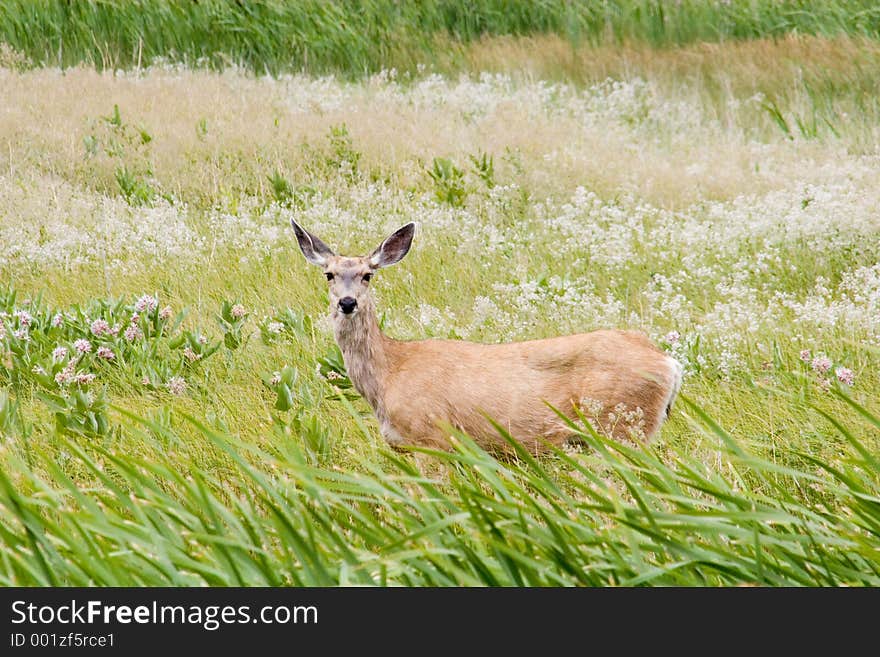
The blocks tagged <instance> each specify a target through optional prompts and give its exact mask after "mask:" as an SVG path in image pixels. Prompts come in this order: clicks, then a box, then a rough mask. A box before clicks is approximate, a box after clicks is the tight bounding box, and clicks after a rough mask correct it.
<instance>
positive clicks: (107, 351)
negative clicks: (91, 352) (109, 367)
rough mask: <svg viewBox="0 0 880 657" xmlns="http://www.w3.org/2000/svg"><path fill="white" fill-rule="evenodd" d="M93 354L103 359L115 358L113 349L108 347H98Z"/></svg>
mask: <svg viewBox="0 0 880 657" xmlns="http://www.w3.org/2000/svg"><path fill="white" fill-rule="evenodd" d="M95 355H96V356H97V357H98V358H103V359H104V360H113V359H114V358H116V354H114V353H113V350H112V349H111V348H110V347H98V351H96V352H95Z"/></svg>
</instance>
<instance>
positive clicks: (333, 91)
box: [0, 3, 880, 586]
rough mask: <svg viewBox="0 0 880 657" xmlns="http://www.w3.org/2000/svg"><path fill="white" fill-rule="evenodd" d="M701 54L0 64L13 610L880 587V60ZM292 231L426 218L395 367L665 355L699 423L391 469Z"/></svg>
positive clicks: (388, 291)
mask: <svg viewBox="0 0 880 657" xmlns="http://www.w3.org/2000/svg"><path fill="white" fill-rule="evenodd" d="M46 4H47V5H48V4H51V3H46ZM683 4H684V5H686V6H692V4H693V3H683ZM722 4H723V3H722ZM757 4H760V3H756V5H757ZM96 6H97V5H96ZM0 18H2V17H0ZM7 18H8V16H7ZM0 22H2V21H0ZM510 31H512V30H508V32H510ZM855 32H857V31H855ZM757 36H760V35H757ZM867 36H870V35H867ZM695 38H696V37H695ZM692 40H693V39H689V40H684V41H687V42H686V43H683V44H676V43H672V44H669V43H667V44H665V45H663V47H662V48H659V49H658V48H657V44H654V43H651V42H650V40H648V39H642V40H641V41H633V42H627V43H612V42H606V41H601V42H596V43H590V44H586V45H583V46H577V47H575V46H572V44H571V43H570V42H569V41H568V40H567V39H565V38H563V37H561V36H559V35H554V34H544V35H541V34H530V35H528V36H522V37H515V36H509V35H508V36H500V37H496V38H491V37H483V38H479V39H478V38H475V39H474V40H472V41H470V42H462V43H460V45H459V46H458V50H457V51H456V54H455V62H454V63H453V62H451V60H450V61H449V62H445V63H444V61H443V60H442V59H436V60H435V61H433V63H430V62H429V63H428V64H426V65H424V66H418V67H415V66H414V67H412V68H405V67H401V68H400V69H391V68H388V69H379V70H377V71H376V72H373V73H367V74H362V75H358V76H354V77H352V76H350V75H349V73H351V71H345V70H344V69H345V67H341V70H342V73H340V74H337V75H330V74H328V75H320V74H318V73H320V71H321V70H322V69H321V67H318V70H317V72H316V71H312V72H310V73H300V72H295V71H289V72H283V71H274V73H275V74H274V75H271V76H269V75H265V74H264V71H262V70H255V69H254V67H249V66H247V61H243V62H240V64H241V65H239V64H236V63H232V62H226V63H225V64H224V65H223V66H222V67H220V68H222V70H216V69H217V67H214V66H212V65H211V62H203V63H202V64H201V65H196V63H195V62H190V63H189V64H185V63H181V62H179V61H170V60H167V59H163V60H159V61H151V60H148V59H147V58H142V59H141V60H139V62H137V63H135V64H134V65H131V64H132V62H131V61H128V62H127V63H126V68H124V69H121V68H120V69H116V68H114V67H113V66H100V65H97V64H98V62H96V61H94V60H88V58H86V59H82V58H80V60H78V61H84V62H86V63H84V64H82V65H74V66H70V67H68V68H65V69H59V68H55V67H54V64H57V63H58V62H52V61H51V60H49V61H45V62H41V61H38V59H39V58H38V57H36V56H35V52H34V51H33V49H30V50H28V49H27V48H22V47H21V44H13V45H15V46H16V47H15V48H13V47H11V46H6V47H5V48H3V49H2V54H0V64H2V67H0V98H2V99H3V100H2V101H0V110H2V111H0V146H2V148H0V272H2V279H3V281H5V284H4V287H3V288H0V356H2V362H0V382H2V389H0V433H2V444H0V583H2V584H3V585H12V584H17V585H47V584H71V585H140V584H150V585H152V584H164V585H203V584H209V585H235V584H244V585H290V584H293V585H312V584H320V585H334V584H370V585H397V584H402V585H645V584H664V585H668V584H672V585H733V584H759V585H872V586H876V585H878V584H880V567H878V563H880V462H878V458H880V457H878V456H877V455H878V454H880V403H878V399H877V394H876V391H877V390H878V387H880V375H878V369H877V365H878V357H880V239H878V235H880V216H878V212H877V208H878V207H880V160H878V144H880V127H878V126H880V122H878V118H880V101H878V97H880V96H878V94H877V93H876V90H877V87H878V83H880V72H878V71H880V67H878V66H877V63H878V62H880V46H878V44H877V43H876V42H875V41H873V40H871V39H869V38H866V35H862V34H858V33H854V34H850V35H844V34H838V35H835V36H823V35H818V36H788V37H785V38H781V39H765V38H755V39H752V40H749V41H736V42H725V43H703V42H695V43H690V41H692ZM122 51H123V50H122V49H120V50H119V52H122ZM47 59H48V58H47ZM36 63H41V64H49V65H48V66H43V65H41V66H36V65H34V64H36ZM62 63H68V64H69V63H71V62H62ZM138 63H139V65H138ZM105 64H106V62H105ZM291 218H295V219H296V221H297V222H299V223H300V224H302V225H303V226H305V227H307V228H308V229H309V230H311V231H313V232H315V233H316V234H318V235H320V236H321V237H322V238H323V239H324V240H325V241H327V243H328V244H330V245H331V246H333V247H337V250H338V251H340V252H342V253H351V254H363V253H366V252H368V251H369V250H371V249H372V248H373V247H374V246H375V245H376V244H378V242H379V241H380V240H381V239H382V237H384V236H385V235H386V234H388V233H389V232H390V231H391V230H393V229H395V228H397V227H399V226H400V225H402V224H404V223H406V222H408V221H415V222H416V223H417V226H418V232H417V235H416V239H415V243H414V246H413V250H412V252H411V253H410V254H409V256H408V257H407V259H406V260H405V261H404V262H403V263H401V264H400V265H398V266H397V267H395V268H392V269H389V270H387V271H382V272H380V273H379V274H377V276H376V278H375V283H374V294H375V295H376V297H377V304H378V307H379V312H380V315H381V320H382V323H383V326H384V329H385V331H386V332H387V333H388V334H390V335H391V336H393V337H396V338H401V339H418V338H423V337H450V338H456V339H468V340H476V341H481V342H499V341H507V340H519V339H528V338H537V337H548V336H553V335H561V334H565V333H570V332H581V331H588V330H592V329H596V328H601V327H621V328H623V327H625V328H633V329H640V330H642V331H644V332H646V333H647V334H648V335H650V336H651V337H652V338H653V339H654V340H655V341H656V342H657V343H658V344H659V345H661V346H662V347H663V348H664V349H666V350H667V351H669V352H670V353H671V354H673V355H674V356H675V357H676V358H678V359H679V360H680V361H681V363H682V364H683V365H684V367H685V371H686V378H685V382H684V386H683V389H682V397H681V398H680V399H679V402H678V403H677V407H676V409H675V410H674V412H673V414H672V417H671V418H670V420H669V421H668V422H667V423H666V424H665V425H664V427H663V429H662V431H661V433H660V435H659V436H658V437H657V438H656V439H655V440H654V441H652V442H651V443H650V444H641V443H637V442H623V443H621V442H616V441H613V440H610V439H609V438H607V437H605V436H602V435H599V434H596V433H595V432H594V431H593V430H592V428H591V425H590V423H589V421H588V420H589V418H583V422H581V423H578V424H576V425H574V426H573V427H572V431H573V434H574V435H576V436H577V437H578V438H579V440H578V441H576V442H575V443H573V444H572V445H571V446H570V448H568V449H565V450H562V451H557V452H554V453H552V454H549V455H546V456H542V457H540V458H538V459H536V458H534V457H532V456H531V455H530V454H528V453H526V452H519V453H518V454H517V456H516V457H515V458H510V459H496V458H495V457H494V456H493V455H490V454H485V453H483V452H481V451H480V450H479V449H477V448H476V447H475V446H474V445H473V444H472V443H470V441H469V440H468V439H467V437H466V436H456V439H457V440H456V442H457V447H456V449H455V450H453V451H452V452H450V453H420V452H403V453H399V452H394V451H391V450H390V449H388V448H387V447H386V446H385V445H384V444H383V443H382V439H381V437H380V436H379V432H378V428H377V426H376V424H375V421H374V420H373V417H372V414H371V413H370V412H369V409H368V407H367V406H366V404H365V403H364V402H363V401H362V400H361V399H360V398H359V397H358V396H357V395H356V394H354V393H353V391H352V390H351V389H350V385H349V383H348V380H347V378H346V375H345V370H344V366H343V365H342V362H341V357H340V355H339V352H338V349H337V348H336V347H335V344H334V342H333V336H332V333H331V332H330V330H329V324H328V322H327V319H326V314H327V302H326V290H325V287H326V282H325V281H324V280H323V277H322V276H321V275H320V273H319V272H318V271H317V270H315V269H314V268H311V267H309V266H308V265H307V264H306V262H305V261H304V260H303V258H302V256H301V254H300V253H299V250H298V248H297V245H296V241H295V239H294V237H293V234H292V230H291V229H290V227H289V226H290V224H289V222H290V219H291Z"/></svg>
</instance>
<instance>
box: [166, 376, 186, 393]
mask: <svg viewBox="0 0 880 657" xmlns="http://www.w3.org/2000/svg"><path fill="white" fill-rule="evenodd" d="M166 385H167V386H168V392H170V393H171V394H172V395H182V394H183V393H185V392H186V381H184V380H183V378H181V377H179V376H172V377H171V378H170V379H168V383H167V384H166Z"/></svg>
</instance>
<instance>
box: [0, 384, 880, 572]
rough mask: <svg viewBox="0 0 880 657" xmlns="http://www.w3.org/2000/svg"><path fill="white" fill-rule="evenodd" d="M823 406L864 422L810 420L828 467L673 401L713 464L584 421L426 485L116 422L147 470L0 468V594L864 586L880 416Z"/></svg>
mask: <svg viewBox="0 0 880 657" xmlns="http://www.w3.org/2000/svg"><path fill="white" fill-rule="evenodd" d="M840 394H841V397H842V399H843V400H844V402H845V403H846V404H849V405H852V406H853V407H854V408H855V409H856V411H857V415H858V416H860V417H861V418H862V424H861V426H844V425H843V424H842V423H840V422H837V421H836V420H835V419H834V418H832V417H829V418H827V419H828V420H829V421H830V423H831V424H832V425H835V426H836V431H837V432H838V435H839V437H840V438H841V439H842V440H844V441H845V443H846V445H847V446H846V447H845V448H844V449H843V450H842V451H841V453H840V456H839V458H837V459H835V460H834V461H833V462H831V461H827V460H823V459H822V458H819V457H816V456H814V455H812V454H809V453H802V454H799V455H798V457H799V465H783V464H780V463H779V462H777V461H775V460H773V459H768V458H766V457H762V456H759V455H757V454H756V453H754V452H753V451H752V450H750V449H749V448H747V447H746V446H745V445H743V444H741V443H738V442H736V441H735V440H733V439H732V438H731V437H730V436H729V435H728V434H727V433H726V432H725V431H724V430H723V429H722V428H720V427H719V426H718V425H717V424H716V422H714V421H713V420H712V419H711V418H710V417H709V416H708V415H707V414H706V413H705V412H704V411H702V410H701V409H700V408H698V407H696V406H695V405H693V404H692V403H690V402H688V403H687V410H686V411H684V412H685V414H686V416H687V417H688V419H689V420H690V421H691V423H692V424H693V425H694V427H695V430H696V431H697V433H698V434H699V435H700V436H701V437H702V439H703V440H705V441H707V442H708V443H710V444H711V445H712V449H714V450H715V451H716V454H717V463H716V465H715V466H714V467H713V466H707V465H706V464H705V463H703V462H699V461H697V460H694V459H693V458H691V457H689V456H688V455H686V454H685V453H684V452H682V451H680V450H678V449H676V448H675V447H672V446H669V445H666V446H660V445H655V446H653V447H649V448H643V447H639V448H635V447H632V446H627V445H624V444H621V443H619V442H615V441H611V440H608V439H605V438H603V437H601V436H599V435H597V434H595V433H594V432H592V431H591V430H590V428H589V425H587V424H586V423H585V424H583V425H581V426H577V425H574V426H573V427H572V428H573V431H574V433H575V435H576V436H577V437H578V438H579V439H580V440H581V441H582V443H583V451H582V452H562V451H560V452H556V453H555V454H554V455H553V456H552V457H549V458H546V459H542V460H541V461H537V460H535V459H533V458H532V457H531V456H530V455H529V454H528V453H527V452H525V451H521V450H520V451H519V452H518V459H517V460H514V461H511V462H500V461H498V460H495V459H493V458H492V457H491V456H490V455H488V454H486V453H484V452H482V451H480V450H479V449H478V448H477V447H476V446H475V445H474V444H473V443H472V442H470V441H469V440H467V438H466V437H464V436H460V442H459V443H458V445H457V447H456V449H455V450H454V451H452V452H451V453H433V454H432V458H433V459H435V467H434V468H433V469H434V472H435V475H434V476H428V475H426V474H423V473H422V472H421V471H420V470H419V469H418V468H416V467H415V466H414V464H413V461H412V458H411V457H410V456H407V455H400V454H391V453H388V454H385V455H384V457H385V458H384V465H378V464H377V463H376V462H371V461H368V460H364V461H363V462H362V467H361V468H360V469H359V471H353V472H342V471H340V470H338V469H334V468H327V467H322V466H320V465H314V464H313V463H312V460H311V459H310V458H309V457H308V453H307V449H306V448H304V447H303V446H302V445H301V444H299V443H298V441H297V440H295V439H294V440H288V441H280V442H276V443H275V444H276V447H275V448H273V449H267V450H262V449H259V448H257V447H255V446H254V445H252V444H244V443H242V442H239V441H236V440H234V439H232V438H231V437H230V436H228V435H223V434H222V433H221V432H218V431H216V430H213V429H211V428H209V427H208V426H206V425H204V424H202V423H200V422H198V421H197V420H194V419H191V418H190V419H189V420H188V423H189V430H191V431H194V432H195V433H197V434H199V435H200V436H201V438H202V439H203V440H205V441H207V442H208V443H211V444H212V445H213V446H214V449H215V450H217V452H218V454H219V455H220V456H219V458H221V459H222V460H223V461H224V463H225V465H224V467H221V468H216V469H210V470H208V469H204V468H199V467H194V468H192V469H191V470H190V471H188V472H183V471H181V470H180V469H179V468H176V467H174V466H173V465H172V464H170V463H169V461H168V459H167V458H166V457H165V456H164V455H163V454H164V452H165V451H166V450H167V449H168V446H169V445H173V444H175V443H176V442H179V441H181V440H184V439H185V438H184V436H182V435H180V434H178V433H176V432H175V431H174V430H173V429H171V428H169V426H168V425H163V424H161V423H157V422H151V421H145V420H142V419H139V418H136V417H134V416H130V415H127V414H125V415H126V418H125V419H124V420H123V421H122V423H121V425H120V427H119V430H120V431H123V432H126V433H131V434H134V435H136V436H137V438H138V440H140V441H142V442H143V443H144V444H146V445H148V446H149V447H150V449H151V451H152V454H151V455H150V457H149V458H141V457H131V456H130V455H124V454H122V453H120V452H119V451H117V450H115V449H114V448H112V447H107V446H101V445H96V444H94V443H92V444H89V443H86V442H83V441H82V440H79V439H75V438H72V437H70V436H61V435H59V436H57V441H58V445H59V447H60V448H61V450H62V453H63V454H65V455H66V457H65V458H66V459H67V462H66V463H65V464H64V465H63V467H62V466H60V465H59V464H58V463H56V462H55V460H54V459H53V458H51V457H49V456H48V455H35V456H34V457H33V458H34V459H35V461H34V462H32V463H30V464H26V463H25V462H24V460H21V459H18V458H14V457H10V455H9V454H7V457H10V458H8V463H9V464H10V467H9V468H8V469H6V470H4V471H3V472H0V503H2V508H3V513H2V514H0V537H2V542H0V583H2V584H4V585H59V584H66V585H198V584H209V585H271V586H277V585H290V584H292V585H336V584H372V585H387V584H403V585H439V586H443V585H489V586H506V585H517V586H523V585H529V586H546V585H646V584H659V585H678V586H689V585H733V584H756V585H772V586H780V585H804V586H815V585H841V584H844V585H868V586H876V585H880V567H878V564H880V462H878V459H877V457H876V455H874V454H872V453H871V452H870V451H869V450H868V449H866V447H865V446H864V445H863V443H862V442H861V440H860V437H859V435H860V433H861V432H866V431H872V430H873V431H876V430H877V429H878V428H880V419H878V418H877V417H875V416H874V415H872V414H870V413H869V412H868V411H866V410H864V409H863V408H861V407H859V406H858V405H856V404H855V402H852V401H850V400H849V398H848V397H846V396H844V395H843V394H842V393H840ZM2 412H3V413H4V417H6V418H7V419H8V418H9V415H10V413H12V414H14V410H12V409H11V408H10V401H9V400H8V399H4V400H3V408H2ZM511 444H512V445H514V446H515V445H516V443H515V442H512V441H511ZM4 449H6V450H7V451H8V449H9V448H8V447H6V448H4ZM71 469H74V470H78V471H80V472H81V475H80V479H81V480H80V481H78V482H75V481H73V480H72V479H71V478H70V476H69V475H68V474H67V472H69V471H70V470H71ZM423 469H427V468H423ZM38 473H39V474H38ZM85 482H88V483H85Z"/></svg>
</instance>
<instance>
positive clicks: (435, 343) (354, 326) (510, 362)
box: [291, 220, 682, 455]
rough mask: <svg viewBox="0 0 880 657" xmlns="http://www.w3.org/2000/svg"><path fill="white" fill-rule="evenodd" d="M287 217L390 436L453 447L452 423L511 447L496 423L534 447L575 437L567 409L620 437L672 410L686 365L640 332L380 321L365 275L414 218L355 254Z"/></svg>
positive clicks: (405, 248) (398, 247)
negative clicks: (494, 333) (500, 329)
mask: <svg viewBox="0 0 880 657" xmlns="http://www.w3.org/2000/svg"><path fill="white" fill-rule="evenodd" d="M291 224H292V225H293V229H294V232H295V233H296V239H297V242H298V244H299V248H300V250H301V251H302V254H303V255H304V256H305V258H306V260H307V261H308V262H309V263H311V264H313V265H316V266H318V267H320V268H321V269H322V270H323V273H324V276H325V277H326V278H327V281H328V285H329V298H330V320H331V323H332V326H333V333H334V336H335V338H336V342H337V344H338V345H339V348H340V350H341V352H342V358H343V361H344V363H345V368H346V370H347V373H348V377H349V379H350V380H351V383H352V384H353V386H354V388H355V389H356V390H357V391H358V392H359V393H360V395H361V396H362V397H363V398H364V399H365V400H366V402H367V403H368V404H369V405H370V407H371V408H372V410H373V412H374V414H375V416H376V419H377V421H378V423H379V430H380V433H381V435H382V437H383V438H384V439H385V441H386V442H387V443H388V444H389V445H390V446H391V447H393V448H396V449H403V448H406V447H419V448H426V449H434V450H449V449H451V448H452V445H451V441H450V438H451V436H452V435H453V434H452V431H451V429H457V430H458V431H461V432H462V433H464V434H466V435H467V436H469V437H470V438H471V439H472V440H473V441H474V442H476V443H477V444H478V445H479V446H480V447H481V448H484V449H486V450H487V451H491V452H509V451H510V447H511V445H510V444H509V442H508V440H507V439H506V438H505V437H504V436H503V435H502V434H501V433H500V432H499V431H498V427H501V428H503V429H504V430H505V431H506V432H507V434H508V435H509V436H510V437H512V438H513V439H514V440H515V441H516V442H517V443H519V445H521V446H523V447H525V448H526V449H528V450H529V451H530V452H532V453H533V454H536V455H537V454H539V453H541V452H544V451H546V450H548V449H551V448H553V447H557V448H559V447H564V446H565V445H566V444H567V443H568V442H571V441H576V436H577V432H576V431H573V430H572V427H571V425H570V424H569V423H568V422H566V421H565V420H564V419H563V418H564V417H565V418H568V419H569V420H571V421H572V422H576V421H578V420H579V419H581V420H582V419H584V418H585V417H587V416H589V417H590V418H591V419H590V422H591V424H593V426H594V427H595V428H597V429H601V430H604V431H605V432H606V435H609V436H611V437H613V438H615V439H627V438H630V439H631V438H633V437H635V438H638V439H650V438H651V437H653V436H654V435H655V434H656V432H657V430H658V429H659V428H660V425H661V424H662V422H663V421H664V419H665V418H666V417H667V416H668V415H669V412H670V410H671V408H672V403H673V401H674V400H675V397H676V395H677V394H678V391H679V387H680V386H681V380H682V367H681V365H680V364H679V363H678V361H676V360H675V359H674V358H672V357H671V356H669V355H667V354H666V353H665V352H663V351H662V350H661V349H659V348H658V347H656V346H655V345H654V344H653V343H652V342H651V341H650V340H649V339H648V337H647V336H646V335H644V334H643V333H641V332H636V331H625V330H617V329H601V330H595V331H592V332H589V333H580V334H575V335H566V336H561V337H553V338H545V339H539V340H528V341H522V342H508V343H500V344H482V343H476V342H467V341H464V340H443V339H427V340H413V341H404V340H396V339H393V338H391V337H388V336H387V335H385V333H384V332H383V331H382V330H381V329H380V326H379V322H378V319H377V314H376V307H375V304H374V301H373V296H372V294H371V292H370V283H371V280H372V277H373V275H374V274H375V273H376V272H377V271H378V270H379V269H382V268H384V267H390V266H391V265H395V264H397V263H399V262H400V261H401V260H402V259H403V258H404V256H406V254H407V253H408V252H409V250H410V247H411V245H412V242H413V237H414V235H415V229H416V226H415V223H412V222H410V223H408V224H406V225H405V226H402V227H401V228H399V229H398V230H396V231H395V232H394V233H392V234H391V235H390V236H388V237H387V238H386V239H385V240H383V241H382V243H381V244H380V245H379V246H378V247H377V248H376V249H375V250H374V251H373V252H372V253H370V255H367V256H356V257H350V256H340V255H336V254H335V253H334V252H333V251H332V250H331V249H330V247H328V246H327V245H326V244H325V243H324V242H323V241H321V240H320V239H319V238H318V237H316V236H315V235H312V234H311V233H309V232H308V231H307V230H305V229H304V228H302V227H301V226H300V225H299V224H297V223H296V221H293V220H291ZM624 418H625V419H627V420H629V421H627V422H623V421H621V420H622V419H624ZM495 425H497V426H495Z"/></svg>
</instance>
